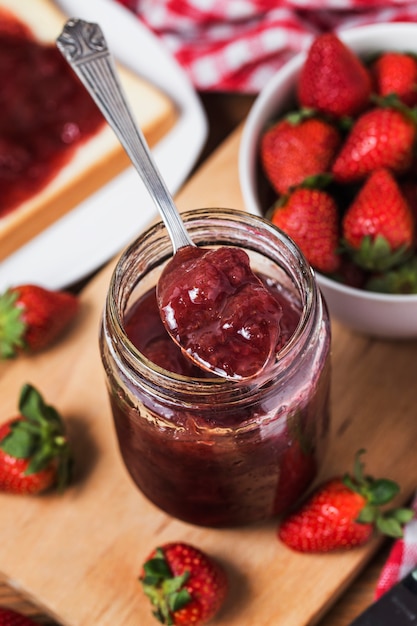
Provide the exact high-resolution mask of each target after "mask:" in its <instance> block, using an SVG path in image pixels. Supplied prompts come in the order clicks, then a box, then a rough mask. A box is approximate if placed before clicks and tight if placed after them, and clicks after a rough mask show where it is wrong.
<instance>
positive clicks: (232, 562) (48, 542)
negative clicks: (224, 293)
mask: <svg viewBox="0 0 417 626" xmlns="http://www.w3.org/2000/svg"><path fill="white" fill-rule="evenodd" d="M239 139H240V129H238V130H237V131H236V132H235V133H234V134H233V135H232V136H231V137H230V139H229V140H228V141H227V142H226V143H225V144H224V146H223V147H222V149H221V150H219V151H218V152H216V153H215V154H214V155H213V156H212V157H211V158H209V159H208V161H207V162H206V164H205V166H204V167H203V168H202V169H201V170H199V172H198V173H197V174H196V176H194V177H193V179H192V180H191V181H190V183H189V184H188V185H187V186H186V187H185V188H184V190H183V192H182V193H181V194H179V196H178V203H179V206H180V208H181V209H182V210H185V209H189V208H195V207H216V206H223V207H224V206H230V207H235V208H244V207H243V202H242V198H241V196H240V191H239V184H238V176H237V151H238V146H239ZM213 181H215V184H214V183H213ZM113 264H114V262H113V263H111V264H109V266H107V267H106V268H105V269H104V270H103V271H102V272H101V273H100V274H99V275H98V276H97V277H96V278H95V279H94V280H93V281H92V282H91V283H90V284H89V285H88V286H87V288H86V289H85V290H84V292H83V294H82V304H83V306H82V312H81V315H80V317H79V319H78V320H77V323H76V324H75V325H74V327H73V328H72V329H71V330H70V332H69V333H68V334H67V336H66V337H65V339H64V340H63V341H62V342H60V343H59V344H58V345H57V346H55V347H54V348H53V349H52V350H50V351H48V353H47V354H44V355H39V356H36V357H30V358H29V357H28V358H23V359H20V360H19V361H16V362H15V363H13V364H7V367H2V368H1V369H0V394H1V397H2V413H3V414H5V415H9V414H13V412H14V411H15V410H16V401H17V400H16V399H17V395H18V392H19V389H20V387H21V385H22V384H23V383H24V382H26V381H28V382H31V383H33V384H35V385H37V386H38V387H39V388H40V390H41V391H42V393H43V394H44V395H45V397H46V399H47V400H48V401H49V402H51V403H53V404H55V405H56V406H57V408H59V410H60V411H61V413H62V414H63V416H64V418H65V419H66V421H67V423H68V427H69V430H70V433H71V434H72V436H73V438H74V441H76V447H75V452H76V467H77V475H76V481H75V483H74V484H73V486H72V487H71V488H70V489H69V490H68V492H66V493H65V494H64V495H63V496H57V495H46V496H43V497H39V498H24V497H22V498H20V497H14V496H6V495H2V496H0V507H1V517H0V532H1V536H2V542H1V544H0V577H1V578H3V580H4V581H5V582H7V584H8V585H9V586H10V587H11V588H12V589H13V588H14V589H16V590H17V591H18V592H19V593H20V594H21V595H22V596H23V597H25V598H28V599H30V600H31V601H32V602H36V604H37V606H38V607H40V608H41V609H42V611H43V613H44V614H48V615H49V616H51V617H52V618H53V619H55V620H56V621H57V622H59V623H60V624H62V626H87V625H88V626H90V625H91V624H100V626H110V624H111V625H113V624H114V623H117V624H118V625H120V626H134V625H135V626H137V624H141V626H153V625H154V624H155V621H154V618H153V617H152V616H151V614H150V610H149V607H148V604H147V602H146V601H145V599H144V597H143V596H142V593H141V591H140V589H139V586H138V583H137V575H138V573H139V571H140V566H141V563H142V561H143V559H144V557H145V556H146V555H147V553H148V552H149V550H150V549H151V548H153V547H154V546H155V545H157V544H158V543H160V542H165V541H168V540H181V539H185V540H187V541H190V542H193V543H196V544H197V545H199V546H200V547H201V548H203V549H205V550H207V551H208V552H209V553H211V554H213V555H214V556H216V557H217V558H218V559H219V560H220V561H221V562H222V563H224V565H225V568H226V570H227V572H228V574H229V577H230V581H231V591H230V595H229V598H228V601H227V603H226V605H225V607H224V610H222V612H221V613H220V614H219V616H218V618H216V619H215V620H213V622H212V624H213V626H223V625H226V624H227V626H238V625H239V626H271V624H274V626H281V625H283V626H284V625H285V626H304V625H313V624H318V623H320V620H322V619H323V618H324V615H325V614H326V612H327V611H329V609H330V607H331V606H332V605H333V603H334V602H335V601H336V600H337V598H338V597H340V596H341V595H342V594H343V592H344V591H345V590H346V589H347V588H348V586H349V585H350V584H351V583H352V581H353V580H354V579H355V578H356V577H357V576H358V574H359V573H360V572H361V570H362V569H363V568H364V566H365V565H366V564H367V563H368V561H369V559H370V558H371V557H372V556H373V554H375V553H376V551H377V550H378V549H379V547H380V545H381V542H380V540H379V539H375V540H374V541H372V542H371V543H370V544H368V545H367V546H365V547H364V548H361V549H358V550H354V551H351V552H349V553H345V554H333V555H318V556H309V555H300V554H295V553H293V552H291V551H289V550H288V549H286V548H285V547H284V546H283V545H281V544H280V543H279V542H278V540H277V539H276V522H270V523H267V524H261V525H256V526H253V527H250V528H243V529H233V530H208V529H203V528H198V527H193V526H191V525H187V524H184V523H182V522H179V521H177V520H174V519H172V518H170V517H169V516H167V515H165V514H164V513H162V512H160V511H159V510H157V509H156V508H155V507H154V506H153V505H151V504H150V503H149V502H147V501H146V500H145V499H144V498H143V496H142V495H141V494H140V493H139V492H138V491H137V490H136V488H135V487H134V486H133V484H132V483H131V480H130V478H129V477H128V475H127V472H126V470H125V469H124V467H123V465H122V462H121V459H120V456H119V452H118V449H117V444H116V439H115V436H114V432H113V424H112V419H111V415H110V411H109V406H108V402H107V396H106V391H105V386H104V375H103V372H102V368H101V363H100V358H99V353H98V342H97V334H98V327H99V323H100V316H101V311H102V307H103V302H104V297H105V293H106V289H107V285H108V281H109V276H110V273H111V271H112V266H113ZM332 352H333V357H332V358H333V381H332V414H333V417H332V432H331V443H330V446H329V449H328V452H327V456H326V461H325V466H324V469H323V472H322V475H321V477H323V476H330V475H332V474H334V473H338V472H342V471H345V470H346V469H348V468H350V466H351V462H352V458H353V455H354V453H355V451H356V450H357V449H358V448H360V447H366V448H367V450H368V453H367V455H366V462H367V469H368V470H369V472H370V473H373V474H375V475H380V474H383V475H387V476H389V477H390V478H392V479H394V480H398V481H399V482H400V484H401V486H402V492H401V497H400V498H399V499H398V502H403V501H405V500H407V499H408V498H409V497H410V496H411V494H412V492H413V490H414V488H415V485H416V483H417V464H416V463H415V461H414V449H415V446H416V443H417V423H416V420H415V406H416V400H417V388H416V386H415V362H416V357H417V342H415V341H414V342H390V341H377V340H373V339H370V338H367V337H361V336H359V335H355V334H353V333H352V332H350V331H349V330H347V329H346V328H343V327H341V326H340V325H338V324H337V323H335V322H334V323H333V349H332ZM321 477H319V479H320V478H321ZM323 623H325V622H323ZM331 623H332V624H334V626H336V623H335V622H334V623H333V622H331ZM340 623H342V622H340ZM344 624H346V622H344ZM326 626H327V625H326ZM329 626H330V625H329Z"/></svg>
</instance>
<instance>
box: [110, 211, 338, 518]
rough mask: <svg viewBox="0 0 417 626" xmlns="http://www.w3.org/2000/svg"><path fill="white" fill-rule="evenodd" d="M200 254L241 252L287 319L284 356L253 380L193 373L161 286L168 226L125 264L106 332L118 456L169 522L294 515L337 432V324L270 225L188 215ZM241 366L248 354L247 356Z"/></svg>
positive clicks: (247, 218) (141, 243)
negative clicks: (333, 342)
mask: <svg viewBox="0 0 417 626" xmlns="http://www.w3.org/2000/svg"><path fill="white" fill-rule="evenodd" d="M183 217H184V220H185V222H186V226H187V229H188V230H189V232H190V235H191V237H192V239H193V241H195V242H196V244H197V245H199V246H201V247H202V248H203V247H209V248H210V249H211V246H214V247H213V249H217V247H219V249H220V248H221V247H222V246H230V245H231V247H235V246H236V247H238V248H242V249H243V250H245V252H246V253H247V254H248V255H249V257H250V262H251V267H252V268H253V271H254V272H255V274H256V276H258V277H260V279H261V280H262V284H263V287H264V288H265V289H266V291H267V292H268V295H269V297H271V298H272V299H273V300H274V302H275V303H276V304H277V308H278V309H279V311H280V320H279V333H278V336H277V344H276V347H275V349H276V352H277V359H276V361H275V362H274V363H272V364H270V365H268V367H266V368H265V369H264V370H263V371H262V372H260V373H258V374H257V375H255V376H253V377H251V378H249V379H237V380H236V379H232V380H230V379H226V378H223V377H219V376H214V375H213V374H209V373H207V372H205V371H204V370H203V369H201V368H199V367H197V366H195V365H194V364H193V363H192V362H191V360H190V359H189V358H187V357H185V356H184V355H183V354H182V352H181V349H180V348H179V347H178V346H177V344H176V343H175V342H174V341H173V340H172V339H171V337H170V335H169V334H168V333H167V331H166V329H165V327H164V325H163V323H162V321H161V318H160V315H159V310H158V303H157V297H156V285H157V283H158V280H159V276H160V274H161V272H162V268H163V267H164V262H165V261H166V259H167V257H169V256H170V255H171V246H170V242H169V239H168V237H167V235H166V232H165V231H164V230H163V228H164V227H163V225H161V224H157V225H155V226H153V227H152V228H150V229H149V231H147V232H146V233H144V234H143V235H142V236H141V237H139V239H138V240H137V241H136V242H134V244H132V246H131V247H130V248H129V249H128V250H127V251H126V252H125V253H124V254H123V255H122V257H121V258H120V260H119V262H118V264H117V267H116V269H115V272H114V274H113V277H112V280H111V284H110V288H109V292H108V296H107V300H106V307H105V311H104V315H103V324H102V329H101V333H100V346H101V356H102V361H103V365H104V369H105V372H106V380H107V385H108V390H109V397H110V403H111V408H112V413H113V419H114V424H115V429H116V433H117V438H118V442H119V448H120V452H121V455H122V458H123V461H124V463H125V466H126V468H127V470H128V472H129V474H130V476H131V477H132V479H133V481H134V483H135V484H136V485H137V487H138V488H139V489H140V491H141V492H142V493H143V494H144V495H145V496H146V498H147V499H148V500H149V501H150V502H151V503H153V504H154V505H156V506H157V507H159V508H160V509H162V510H163V511H165V512H166V513H168V514H170V515H172V516H174V517H176V518H179V519H181V520H184V521H186V522H189V523H192V524H198V525H202V526H211V527H227V526H237V525H245V524H249V523H253V522H257V521H261V520H265V519H269V518H271V517H273V516H277V515H279V514H281V513H283V512H285V511H286V510H288V508H289V507H291V506H292V505H293V504H294V503H295V502H296V500H297V499H298V498H299V497H300V496H301V495H302V494H303V492H304V491H305V490H306V488H307V487H308V486H309V485H310V484H311V482H312V480H313V479H314V477H315V476H316V473H317V471H318V469H319V468H320V465H321V461H322V458H323V451H324V448H325V444H326V441H327V435H328V425H329V385H330V364H329V358H330V357H329V354H330V325H329V319H328V316H327V311H326V307H325V305H324V303H323V301H322V299H321V296H320V293H319V291H318V289H317V287H316V284H315V281H314V276H313V273H312V272H311V269H310V268H309V266H308V265H307V264H306V261H305V259H304V258H303V257H302V256H301V255H300V253H299V251H298V249H296V248H295V246H294V245H293V244H292V242H291V241H290V240H289V239H288V238H287V237H286V236H285V235H284V234H283V233H280V232H279V231H277V230H276V229H275V228H274V227H273V226H272V225H271V224H269V223H268V222H266V221H264V220H260V219H259V218H257V217H255V216H253V215H252V216H251V215H248V214H246V213H241V212H238V211H232V210H230V209H228V210H220V209H218V210H214V209H210V210H200V211H193V212H190V213H188V214H187V213H186V214H184V215H183ZM244 358H245V357H244Z"/></svg>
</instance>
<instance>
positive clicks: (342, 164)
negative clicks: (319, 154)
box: [332, 107, 416, 183]
mask: <svg viewBox="0 0 417 626" xmlns="http://www.w3.org/2000/svg"><path fill="white" fill-rule="evenodd" d="M415 139H416V127H415V124H414V122H413V121H412V120H411V118H410V117H409V116H408V115H406V114H405V113H404V112H402V111H399V110H396V109H395V108H382V107H378V108H375V109H372V110H371V111H367V112H366V113H363V115H361V116H360V117H359V118H358V119H357V120H356V122H355V124H354V125H353V127H352V129H351V131H350V133H349V135H348V137H347V139H346V142H345V143H344V144H343V146H342V148H341V150H340V152H339V154H338V155H337V157H336V159H335V161H334V163H333V167H332V172H333V174H334V177H335V179H336V180H337V181H339V182H341V183H349V182H354V181H359V180H362V179H364V178H365V177H366V176H367V175H368V174H370V173H371V172H372V171H374V170H376V169H377V168H379V167H387V168H389V169H390V170H392V171H393V172H395V173H402V172H405V171H406V170H407V169H408V168H409V167H410V165H411V162H412V157H413V148H414V143H415Z"/></svg>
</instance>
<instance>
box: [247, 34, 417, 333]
mask: <svg viewBox="0 0 417 626" xmlns="http://www.w3.org/2000/svg"><path fill="white" fill-rule="evenodd" d="M239 178H240V185H241V190H242V194H243V198H244V201H245V205H246V208H247V210H248V211H249V212H251V213H255V214H258V215H259V214H260V215H263V216H264V217H265V218H266V219H268V220H270V221H271V222H272V223H273V224H274V225H275V226H276V227H277V228H279V229H281V230H283V231H284V232H286V234H287V235H289V236H290V237H291V238H292V239H293V240H294V242H295V243H296V244H297V245H298V247H299V248H300V250H301V251H302V252H303V254H304V256H305V257H306V259H307V260H308V261H309V263H310V265H311V266H312V267H313V269H314V270H315V274H316V278H317V282H318V284H319V286H320V289H321V291H322V293H323V295H324V297H325V300H326V302H327V305H328V308H329V310H330V313H331V315H332V317H334V318H335V319H337V320H338V321H340V322H341V323H343V324H345V325H346V326H348V327H350V328H351V329H353V330H355V331H357V332H360V333H364V334H367V335H371V336H375V337H383V338H413V337H417V24H411V23H392V24H376V25H370V26H362V27H358V28H354V29H350V30H345V31H342V32H340V33H337V34H336V33H330V32H329V33H324V34H322V35H319V36H317V37H316V39H314V40H313V41H312V43H311V45H310V47H309V49H308V50H306V51H305V52H303V53H301V54H298V55H297V56H295V57H294V58H293V59H292V60H291V61H289V62H288V63H287V64H286V65H284V66H283V67H282V68H281V69H280V70H279V71H278V72H277V73H276V74H275V76H274V77H273V78H272V79H271V80H270V81H269V82H268V83H267V84H266V85H265V87H264V89H263V90H262V91H261V93H260V94H259V95H258V97H257V98H256V100H255V102H254V104H253V106H252V108H251V110H250V112H249V115H248V117H247V119H246V122H245V125H244V128H243V133H242V138H241V143H240V149H239Z"/></svg>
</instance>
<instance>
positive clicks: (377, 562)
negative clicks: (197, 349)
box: [0, 94, 391, 626]
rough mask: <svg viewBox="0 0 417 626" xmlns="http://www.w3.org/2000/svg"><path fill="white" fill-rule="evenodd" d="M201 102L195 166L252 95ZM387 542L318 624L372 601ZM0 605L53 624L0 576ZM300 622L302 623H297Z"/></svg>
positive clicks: (342, 622) (345, 618)
mask: <svg viewBox="0 0 417 626" xmlns="http://www.w3.org/2000/svg"><path fill="white" fill-rule="evenodd" d="M202 102H203V105H204V107H205V109H206V111H207V115H208V119H209V125H210V135H209V138H208V142H207V144H206V147H205V149H204V150H203V153H202V156H201V159H200V160H199V163H198V164H197V166H196V169H198V168H199V167H200V166H201V165H203V164H204V162H205V160H206V159H207V157H208V156H210V155H211V153H212V152H213V151H215V149H216V148H217V147H218V146H219V145H220V144H221V142H222V141H223V139H225V137H227V135H228V134H229V133H230V132H231V131H232V130H233V129H234V128H235V127H236V126H237V125H238V124H239V123H240V122H241V121H242V120H243V119H244V117H245V116H246V114H247V112H248V110H249V107H250V106H251V104H252V102H253V98H252V97H241V96H233V95H221V94H210V95H202ZM192 174H193V173H192ZM192 174H191V175H192ZM85 282H86V281H83V283H82V284H79V285H74V286H73V289H74V290H75V291H80V290H81V289H82V288H83V287H84V286H85ZM87 282H88V280H87ZM390 546H391V543H390V542H389V541H387V542H385V543H383V545H382V547H381V548H380V549H379V550H378V552H377V554H376V556H373V557H372V559H371V562H370V563H369V564H368V565H367V566H366V567H365V569H364V570H363V572H362V573H361V574H360V575H359V576H358V578H357V579H356V580H355V581H354V582H353V583H352V585H351V586H350V587H349V589H348V590H347V591H346V592H345V593H344V594H343V596H342V597H341V599H339V600H338V601H337V602H336V604H335V605H334V606H333V607H332V608H331V609H330V610H329V611H328V613H327V614H326V616H325V617H324V618H322V620H321V621H320V622H319V624H320V626H347V625H348V624H349V623H350V622H351V620H352V619H354V617H356V616H357V615H358V614H359V613H360V612H361V611H362V610H363V609H364V608H365V607H366V606H368V605H369V604H370V603H371V602H372V598H373V592H374V589H375V584H376V581H377V579H378V576H379V573H380V571H381V567H382V565H383V563H384V561H385V559H386V557H387V554H388V551H389V549H390ZM0 605H6V606H9V607H11V608H14V609H16V610H19V611H21V612H22V613H25V614H27V615H30V616H32V617H33V618H34V619H35V620H36V621H37V622H38V623H39V624H45V625H47V626H55V622H53V621H51V619H50V618H48V616H47V615H45V614H44V612H43V611H42V607H38V606H36V603H34V602H33V603H32V602H31V601H30V600H28V599H27V598H24V597H22V596H20V595H19V593H18V591H16V590H15V589H13V590H12V589H10V588H9V587H8V586H7V585H6V584H5V583H2V582H1V580H0ZM97 626H98V625H97ZM242 626H244V625H242ZM271 626H272V625H271ZM300 626H303V625H302V624H300Z"/></svg>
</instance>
